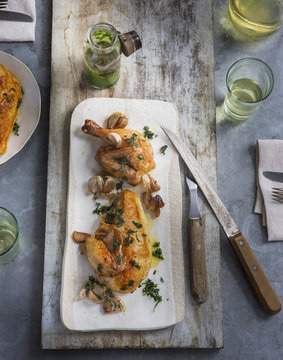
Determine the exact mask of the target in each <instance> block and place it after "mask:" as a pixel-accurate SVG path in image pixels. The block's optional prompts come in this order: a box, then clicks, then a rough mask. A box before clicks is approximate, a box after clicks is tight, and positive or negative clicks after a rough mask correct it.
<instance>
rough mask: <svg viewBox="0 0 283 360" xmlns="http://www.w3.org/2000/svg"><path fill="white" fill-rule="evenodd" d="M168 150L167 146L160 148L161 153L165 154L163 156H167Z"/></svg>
mask: <svg viewBox="0 0 283 360" xmlns="http://www.w3.org/2000/svg"><path fill="white" fill-rule="evenodd" d="M167 148H168V146H167V145H163V146H161V148H160V152H161V154H163V155H165V151H166V149H167Z"/></svg>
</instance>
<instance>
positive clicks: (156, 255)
mask: <svg viewBox="0 0 283 360" xmlns="http://www.w3.org/2000/svg"><path fill="white" fill-rule="evenodd" d="M152 255H153V256H155V257H157V258H159V259H161V260H164V257H163V254H162V250H161V248H158V249H157V250H155V251H153V252H152Z"/></svg>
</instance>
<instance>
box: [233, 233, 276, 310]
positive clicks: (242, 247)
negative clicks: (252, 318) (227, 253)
mask: <svg viewBox="0 0 283 360" xmlns="http://www.w3.org/2000/svg"><path fill="white" fill-rule="evenodd" d="M229 241H230V244H231V246H232V248H233V250H234V251H235V253H236V256H237V257H238V259H239V261H240V263H241V265H242V267H243V269H244V271H245V273H246V275H247V278H248V280H249V282H250V284H251V286H252V289H253V291H254V293H255V295H256V297H257V299H258V301H259V303H260V304H261V306H262V308H263V310H264V311H265V312H266V313H268V314H272V315H273V314H277V313H278V312H279V311H280V310H281V303H280V300H279V298H278V296H277V295H276V293H275V291H274V290H273V288H272V286H271V284H270V282H269V280H268V278H267V277H266V275H265V273H264V271H263V270H262V267H261V266H260V264H259V262H258V260H257V258H256V257H255V255H254V253H253V251H252V249H251V248H250V246H249V244H248V242H247V240H246V239H245V237H244V235H243V234H242V233H240V232H239V233H237V234H236V235H234V236H232V237H230V238H229Z"/></svg>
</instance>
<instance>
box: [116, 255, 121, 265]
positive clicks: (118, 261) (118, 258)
mask: <svg viewBox="0 0 283 360" xmlns="http://www.w3.org/2000/svg"><path fill="white" fill-rule="evenodd" d="M116 259H117V264H118V265H120V264H121V262H122V258H121V255H118V256H117V258H116Z"/></svg>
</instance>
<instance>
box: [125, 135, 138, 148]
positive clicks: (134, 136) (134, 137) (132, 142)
mask: <svg viewBox="0 0 283 360" xmlns="http://www.w3.org/2000/svg"><path fill="white" fill-rule="evenodd" d="M137 138H138V135H137V134H136V133H133V135H132V136H131V137H130V138H128V139H126V140H125V141H126V142H127V143H128V144H130V145H131V146H134V147H138V146H139V144H138V143H137V142H136V140H137Z"/></svg>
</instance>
